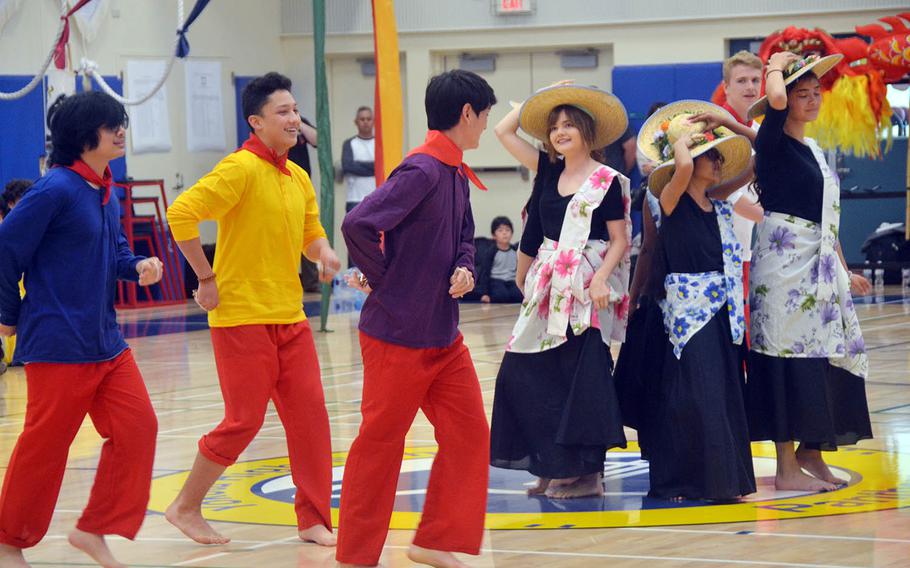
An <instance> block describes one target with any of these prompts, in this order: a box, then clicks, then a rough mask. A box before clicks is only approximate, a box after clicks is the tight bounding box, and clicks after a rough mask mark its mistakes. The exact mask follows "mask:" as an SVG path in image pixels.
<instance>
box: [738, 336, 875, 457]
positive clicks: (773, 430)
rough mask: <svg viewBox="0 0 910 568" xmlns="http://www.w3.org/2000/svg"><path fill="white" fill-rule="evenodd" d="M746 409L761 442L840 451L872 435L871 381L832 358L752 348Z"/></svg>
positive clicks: (754, 437) (751, 430)
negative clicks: (868, 388)
mask: <svg viewBox="0 0 910 568" xmlns="http://www.w3.org/2000/svg"><path fill="white" fill-rule="evenodd" d="M746 408H747V411H748V414H749V431H750V433H751V435H752V439H753V440H756V441H758V440H772V441H774V442H789V441H791V440H792V441H798V442H801V443H803V444H805V445H806V447H808V448H811V449H821V450H825V451H834V450H837V447H838V446H845V445H850V444H855V443H856V442H858V441H860V440H868V439H870V438H872V425H871V424H870V423H869V406H868V404H867V402H866V384H865V381H864V380H863V379H862V378H860V377H857V376H855V375H851V374H850V373H848V372H847V371H845V370H844V369H841V368H840V367H835V366H833V365H832V364H831V363H830V362H828V359H823V358H789V357H773V356H770V355H764V354H762V353H755V352H752V353H750V354H749V381H748V383H747V385H746Z"/></svg>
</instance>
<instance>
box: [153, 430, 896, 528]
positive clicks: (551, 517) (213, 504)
mask: <svg viewBox="0 0 910 568" xmlns="http://www.w3.org/2000/svg"><path fill="white" fill-rule="evenodd" d="M637 451H638V447H637V446H636V445H635V443H634V442H630V448H629V449H628V450H625V452H637ZM613 453H614V452H610V454H608V455H612V454H613ZM752 453H753V456H754V457H755V459H756V462H757V463H758V462H759V461H762V460H765V461H767V460H770V462H771V463H773V460H774V445H773V444H770V443H756V444H753V445H752ZM435 455H436V448H435V447H414V448H408V449H406V450H405V456H404V460H405V461H404V462H403V469H404V470H407V469H408V467H409V462H410V463H411V464H420V467H421V468H423V467H424V466H425V465H427V464H429V463H430V462H431V460H432V458H433V457H434V456H435ZM346 457H347V452H338V453H335V454H333V456H332V458H333V464H332V465H333V466H334V467H335V468H341V467H342V466H343V465H344V461H345V458H346ZM825 459H826V460H827V462H828V463H829V465H830V466H831V467H832V468H834V469H836V470H837V471H838V472H839V473H840V475H842V476H843V475H845V474H849V476H850V484H849V485H848V486H847V487H845V488H843V489H839V490H837V491H833V492H831V493H815V494H807V495H798V496H788V495H782V494H780V493H776V492H774V491H773V490H770V489H769V488H768V487H767V485H766V484H767V483H768V482H769V479H768V478H767V477H764V478H760V479H759V483H760V485H762V484H763V483H764V484H765V485H763V487H762V488H760V491H759V494H758V495H757V496H753V497H752V498H750V499H749V500H747V501H744V502H740V503H734V504H724V505H715V504H710V503H705V504H704V505H693V504H691V503H690V504H689V506H682V507H680V506H673V505H670V504H667V506H666V507H663V508H648V509H642V508H640V507H639V508H631V509H624V510H592V511H571V512H569V511H558V509H559V505H556V506H554V507H552V508H553V509H556V510H557V511H555V512H518V513H514V512H488V513H487V517H486V527H487V528H488V529H494V530H495V529H554V528H608V527H629V526H638V527H641V526H657V525H694V524H708V523H732V522H745V521H763V520H783V519H799V518H806V517H822V516H829V515H844V514H850V513H865V512H869V511H880V510H884V509H895V508H901V507H907V506H910V479H908V478H907V474H906V472H907V471H908V464H907V463H906V462H907V459H906V458H903V461H904V462H905V463H903V464H901V460H902V458H901V456H900V455H899V454H895V453H888V452H882V451H878V450H868V449H864V448H860V447H851V448H846V449H841V450H840V451H837V452H830V453H825ZM901 465H903V468H901ZM767 466H768V463H766V464H765V466H763V467H764V469H765V470H767V469H768V468H767ZM412 469H413V468H412ZM427 469H428V467H427ZM336 471H340V470H336ZM421 471H422V470H421ZM496 471H497V470H495V469H491V475H496ZM772 471H773V470H772ZM901 472H903V477H902V476H901ZM188 473H189V472H180V473H175V474H170V475H165V476H163V477H159V478H156V479H155V480H154V481H153V484H152V496H151V500H150V502H149V509H150V510H152V511H155V512H164V510H165V509H166V508H167V506H168V505H169V504H170V503H171V501H173V499H174V497H176V495H177V493H178V491H179V490H180V488H181V486H182V485H183V482H184V481H185V480H186V477H187V475H188ZM339 475H340V473H339ZM289 476H290V467H289V465H288V459H287V458H286V457H280V458H270V459H261V460H254V461H249V462H242V463H237V464H235V465H234V466H232V467H230V468H228V470H227V472H226V473H225V475H223V476H222V477H221V478H220V479H219V480H218V482H217V483H216V484H215V486H214V487H213V488H212V490H211V491H210V492H209V494H208V496H207V497H206V500H205V503H204V505H203V516H204V517H205V518H206V519H208V520H212V521H226V522H237V523H250V524H269V525H289V526H295V525H296V521H295V517H294V506H293V503H292V502H290V500H288V499H285V500H279V499H274V498H270V497H266V496H264V495H263V494H262V492H261V491H258V490H257V491H254V488H261V487H265V485H264V484H267V483H272V484H275V483H278V484H281V483H284V484H285V485H286V486H287V487H290V481H289ZM339 481H340V480H338V479H336V481H335V483H336V484H337V483H339ZM771 481H773V480H771ZM423 489H425V487H424V488H423ZM515 489H516V490H523V489H524V488H523V487H521V486H518V487H516V488H515ZM608 489H609V487H608ZM399 490H401V488H399ZM418 492H419V489H418ZM404 493H407V491H405V492H404ZM513 493H517V491H513ZM399 494H401V491H400V493H399ZM523 499H529V498H527V497H523ZM533 499H541V498H540V497H536V498H533ZM335 502H336V503H337V501H335ZM551 503H557V504H558V503H559V502H558V501H551ZM661 503H662V502H661ZM332 517H333V521H334V522H335V523H337V521H338V510H337V509H335V508H333V509H332ZM419 520H420V512H419V511H397V510H396V511H394V512H393V513H392V519H391V523H390V528H393V529H416V528H417V525H418V522H419Z"/></svg>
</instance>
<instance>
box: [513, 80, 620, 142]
mask: <svg viewBox="0 0 910 568" xmlns="http://www.w3.org/2000/svg"><path fill="white" fill-rule="evenodd" d="M562 105H571V106H574V107H577V108H579V109H581V110H582V111H583V112H584V113H585V114H587V115H588V116H590V117H591V118H593V119H594V149H600V148H603V147H604V146H607V145H609V144H610V143H612V142H614V141H616V140H617V139H618V138H619V137H620V136H622V134H623V133H624V132H625V131H626V129H627V128H628V127H629V116H628V115H627V114H626V107H624V106H623V104H622V103H621V102H620V101H619V99H618V98H616V97H615V96H613V95H612V94H610V93H608V92H606V91H603V90H601V89H598V88H597V87H582V86H579V85H556V86H553V87H545V88H543V89H540V90H538V91H536V92H535V93H534V94H533V95H531V96H530V97H529V98H528V100H526V101H525V102H524V104H522V105H521V111H520V114H519V115H518V124H519V125H520V126H521V129H522V130H524V131H525V132H527V133H528V134H530V135H531V136H533V137H534V138H537V139H538V140H541V141H543V142H547V141H548V140H549V139H550V127H549V124H547V122H548V119H549V117H550V111H552V110H553V109H554V108H556V107H558V106H562Z"/></svg>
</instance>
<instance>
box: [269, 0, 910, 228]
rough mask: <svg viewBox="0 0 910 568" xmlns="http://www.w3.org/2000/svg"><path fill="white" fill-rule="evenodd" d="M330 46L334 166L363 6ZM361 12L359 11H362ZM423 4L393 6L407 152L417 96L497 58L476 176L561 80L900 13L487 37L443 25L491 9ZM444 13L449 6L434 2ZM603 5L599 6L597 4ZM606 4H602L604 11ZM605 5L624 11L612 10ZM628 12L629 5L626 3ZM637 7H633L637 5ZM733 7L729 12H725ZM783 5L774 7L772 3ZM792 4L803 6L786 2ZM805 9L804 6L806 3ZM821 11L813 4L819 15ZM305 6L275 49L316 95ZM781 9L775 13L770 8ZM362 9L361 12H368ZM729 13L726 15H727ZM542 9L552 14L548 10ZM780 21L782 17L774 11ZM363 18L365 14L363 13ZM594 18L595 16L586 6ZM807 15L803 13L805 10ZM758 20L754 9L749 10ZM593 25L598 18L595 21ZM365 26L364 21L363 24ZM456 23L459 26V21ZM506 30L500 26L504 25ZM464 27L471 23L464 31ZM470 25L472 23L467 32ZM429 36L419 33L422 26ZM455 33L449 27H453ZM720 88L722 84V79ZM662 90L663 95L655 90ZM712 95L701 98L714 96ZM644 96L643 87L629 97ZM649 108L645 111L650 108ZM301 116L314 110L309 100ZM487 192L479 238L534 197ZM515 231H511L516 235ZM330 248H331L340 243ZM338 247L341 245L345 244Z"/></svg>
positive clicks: (711, 56)
mask: <svg viewBox="0 0 910 568" xmlns="http://www.w3.org/2000/svg"><path fill="white" fill-rule="evenodd" d="M329 4H330V6H329V8H328V9H329V14H328V21H327V27H328V30H329V33H328V36H327V39H326V57H327V59H328V64H329V70H328V73H329V82H330V83H329V90H330V97H331V101H332V111H331V113H332V116H331V120H332V141H333V152H334V155H335V159H336V161H337V160H338V159H339V157H340V148H341V142H342V141H343V140H344V139H345V138H347V137H350V136H352V135H353V134H354V132H355V131H354V125H353V124H352V120H353V115H354V110H355V109H356V108H357V107H358V106H359V105H361V104H371V102H372V98H373V78H372V77H366V76H364V75H362V74H361V72H360V66H359V64H358V63H357V60H358V59H361V58H365V57H369V56H370V54H371V53H372V51H373V43H372V35H370V34H369V33H365V32H364V30H368V29H369V28H367V27H364V26H367V25H368V24H369V22H368V16H369V12H368V3H367V2H353V1H352V0H341V1H340V2H338V3H329ZM360 4H363V6H361V5H360ZM426 4H427V3H421V2H411V1H410V0H407V1H404V2H402V1H399V2H396V6H398V7H400V8H401V10H400V13H399V15H398V21H399V25H400V26H402V28H401V29H400V30H399V34H400V37H399V49H400V51H401V60H402V64H401V68H402V82H403V89H402V90H403V92H404V93H405V97H406V100H407V101H408V102H409V103H410V104H408V105H407V106H406V108H405V130H406V136H405V146H407V147H413V146H415V145H417V144H419V143H420V142H421V141H422V138H423V135H424V133H425V131H426V119H425V114H424V110H423V93H424V88H425V86H426V83H427V81H428V80H429V78H430V77H431V76H432V75H433V74H435V73H438V72H440V71H443V70H445V69H450V68H453V67H455V66H457V65H458V57H459V55H460V54H463V53H469V54H484V53H495V54H497V58H496V69H495V71H493V72H489V73H481V75H483V76H484V77H485V78H486V79H487V80H488V81H489V82H490V83H491V84H492V85H493V88H494V89H495V90H496V94H497V97H498V98H499V100H500V103H499V104H498V105H496V106H495V107H494V109H493V111H492V112H491V114H490V122H489V131H488V132H487V133H486V134H485V135H484V138H483V139H482V141H481V147H480V148H479V149H478V150H475V151H471V152H468V153H467V154H466V155H465V161H466V162H468V163H469V164H470V165H471V166H472V167H473V166H475V165H476V166H480V169H481V170H483V169H484V168H509V167H514V166H515V165H516V163H515V161H514V160H512V158H511V157H509V156H508V154H507V153H506V152H505V151H504V150H503V149H502V148H501V147H500V145H499V144H498V143H497V142H496V139H495V136H494V135H493V133H492V128H493V126H494V125H495V124H496V122H498V121H499V120H500V119H501V118H502V117H503V116H504V114H505V113H506V112H507V111H508V109H509V105H508V101H509V100H510V99H511V100H515V101H521V100H523V99H524V98H525V97H526V96H527V95H528V94H529V93H531V92H532V91H533V90H534V89H536V88H540V87H543V86H546V85H548V84H550V83H552V82H554V81H556V80H558V79H562V78H574V79H575V80H576V81H577V82H579V83H582V84H592V85H597V86H600V87H603V88H606V89H618V86H617V85H614V84H613V80H614V79H613V68H614V67H615V66H622V67H627V66H643V65H672V64H676V63H686V64H689V63H712V62H713V63H715V64H717V63H719V62H720V61H721V60H723V58H724V57H726V55H727V50H728V43H729V40H731V39H737V38H754V37H758V36H765V35H767V34H769V33H771V32H773V31H775V30H777V29H780V28H783V27H786V26H788V25H795V26H799V27H808V28H814V27H819V28H823V29H825V30H827V31H828V32H830V33H844V32H852V31H853V28H854V27H855V26H856V25H859V24H863V23H869V22H872V21H874V20H875V19H876V18H879V17H882V16H887V15H893V14H894V13H895V12H897V9H896V8H895V9H887V10H883V9H879V10H860V9H859V6H860V5H862V6H864V7H872V5H875V6H885V5H890V4H888V3H882V2H877V3H876V2H873V3H872V4H869V3H857V2H834V4H837V6H834V4H832V6H834V7H833V8H832V9H835V8H836V9H837V10H839V11H836V12H829V13H811V14H807V13H802V14H792V13H791V14H786V13H785V14H782V15H770V14H771V13H772V12H773V9H771V8H769V9H768V10H767V11H766V12H765V13H766V14H769V15H753V16H749V17H741V18H736V19H733V18H723V19H719V18H713V19H686V20H684V21H682V20H676V21H668V20H666V19H665V20H664V21H645V20H637V21H631V20H629V21H622V22H621V23H616V24H609V23H605V24H579V23H575V24H571V23H567V24H563V25H560V26H558V27H556V26H547V24H546V22H543V21H537V22H536V24H535V25H536V26H537V27H534V28H516V27H514V26H508V25H506V26H504V27H499V28H492V27H489V26H486V27H484V26H483V25H481V26H479V27H478V28H472V29H444V28H443V26H442V24H440V23H439V22H440V21H441V22H446V21H454V22H456V23H457V22H462V21H469V22H474V20H472V19H471V18H475V19H483V18H486V17H487V16H484V15H483V14H487V15H488V14H489V9H490V7H489V2H487V1H484V2H480V1H477V0H471V1H467V2H463V3H461V2H459V3H458V5H459V7H461V8H462V11H463V12H471V13H472V14H473V16H472V15H470V14H462V15H460V16H457V17H456V16H455V15H453V14H452V13H450V12H447V11H446V10H448V8H441V7H439V5H437V4H436V3H433V4H434V6H437V7H439V14H438V15H437V17H435V18H431V17H430V16H429V15H428V14H427V10H426V9H425V8H421V7H420V6H425V5H426ZM440 4H446V5H449V4H451V3H440ZM551 4H558V5H559V6H561V7H566V10H567V11H568V12H569V13H574V12H573V10H575V8H577V7H579V6H584V7H592V3H590V2H550V1H548V0H538V2H537V5H538V6H539V9H540V10H544V9H545V7H546V6H550V5H551ZM594 4H596V5H597V6H600V3H594ZM603 4H607V3H603ZM609 4H610V5H616V4H627V3H615V2H611V3H609ZM628 4H630V5H631V4H633V3H632V2H629V3H628ZM634 4H638V3H637V2H636V3H634ZM725 4H729V3H725ZM778 4H779V3H778ZM788 4H789V5H801V3H800V2H795V3H793V2H791V3H788ZM803 4H804V3H803ZM821 4H825V3H814V5H815V6H819V5H821ZM892 4H893V3H892ZM309 6H310V2H309V1H308V0H285V1H284V2H283V10H284V11H283V14H284V21H283V24H282V26H283V30H284V34H283V36H282V40H281V45H282V49H283V51H284V54H285V59H286V61H287V70H288V72H289V74H290V76H291V78H292V79H293V80H294V81H295V83H296V84H297V85H298V86H300V87H301V88H302V89H303V91H304V92H306V93H312V84H313V82H312V81H313V73H314V71H313V55H312V35H311V34H310V33H308V29H307V28H306V24H305V21H306V14H307V11H306V10H308V9H310V7H309ZM686 6H687V10H689V9H690V8H691V9H692V10H699V9H701V8H699V7H698V6H695V5H693V4H691V3H690V4H686ZM775 6H777V4H775ZM365 7H366V8H365ZM728 8H729V6H728ZM547 9H548V8H547ZM777 9H778V12H786V10H784V9H782V8H781V7H780V6H778V8H777ZM332 10H335V11H336V12H337V11H338V10H344V11H345V12H344V13H347V14H352V16H350V17H349V20H350V21H349V22H347V23H345V22H343V21H339V20H338V18H339V15H338V13H334V14H333V12H332ZM364 10H367V12H365V13H364ZM591 10H595V11H596V10H601V8H599V7H592V8H591ZM805 11H809V10H804V12H805ZM753 12H754V10H753ZM598 15H599V16H598V17H600V16H601V15H600V14H599V12H598ZM364 18H367V20H364ZM459 18H460V19H459ZM500 21H503V22H504V21H505V19H500ZM465 25H467V24H465ZM472 25H473V24H472ZM433 26H435V27H437V28H439V29H433V30H432V31H421V29H426V28H428V27H433ZM454 26H455V24H452V25H450V26H449V27H454ZM588 47H591V48H594V49H597V50H598V66H597V67H596V68H594V69H575V70H564V69H562V68H561V67H560V58H559V55H558V53H559V52H561V51H564V50H573V49H574V50H578V49H584V48H588ZM716 79H717V81H720V76H719V73H718V76H717V78H716ZM657 90H661V89H657ZM710 90H711V89H710V88H708V89H707V92H709V93H710ZM634 91H636V92H641V89H640V88H636V89H634ZM626 102H627V104H629V105H630V106H635V105H637V106H640V103H641V102H642V101H638V100H636V101H626ZM650 102H651V100H650V99H649V100H648V101H647V103H645V107H647V104H650ZM303 106H304V108H307V109H311V108H313V107H314V105H313V103H312V101H311V100H309V98H308V99H307V100H305V101H304V105H303ZM480 175H481V177H482V179H483V180H484V181H485V183H486V184H487V186H488V187H489V188H490V191H489V192H479V191H476V192H474V194H473V195H472V200H473V207H474V217H475V220H476V224H477V232H478V234H485V233H486V232H488V230H489V224H490V222H491V221H492V219H493V217H495V216H497V215H502V214H504V215H508V216H509V217H511V218H512V220H513V222H515V221H517V219H518V218H519V214H520V211H521V209H522V207H523V205H524V203H525V202H526V200H527V197H528V195H529V194H530V184H531V182H530V180H523V179H522V178H521V176H520V175H519V173H518V172H517V171H511V172H489V171H487V172H483V171H481V172H480ZM335 187H336V195H335V201H336V203H342V202H344V186H343V184H336V186H335ZM342 216H343V209H340V210H336V224H335V226H336V228H337V227H338V226H339V225H340V221H341V218H342ZM517 226H518V224H517V223H516V227H517ZM338 242H339V241H338V240H336V244H338ZM342 246H343V245H342Z"/></svg>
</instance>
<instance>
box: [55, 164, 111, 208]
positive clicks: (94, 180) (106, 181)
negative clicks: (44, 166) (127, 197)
mask: <svg viewBox="0 0 910 568" xmlns="http://www.w3.org/2000/svg"><path fill="white" fill-rule="evenodd" d="M65 167H66V168H67V169H69V170H73V171H74V172H76V173H77V174H79V175H80V176H82V179H84V180H85V181H87V182H89V183H91V184H94V185H97V186H98V187H99V188H101V187H103V188H104V199H102V200H101V204H102V205H107V202H108V201H110V200H111V182H112V181H113V178H114V176H113V174H111V167H110V166H105V168H104V175H103V176H101V177H99V176H98V174H97V173H96V172H95V170H93V169H92V168H90V167H89V165H88V164H86V163H85V162H83V161H82V160H76V161H75V162H73V164H72V165H71V166H65Z"/></svg>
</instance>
